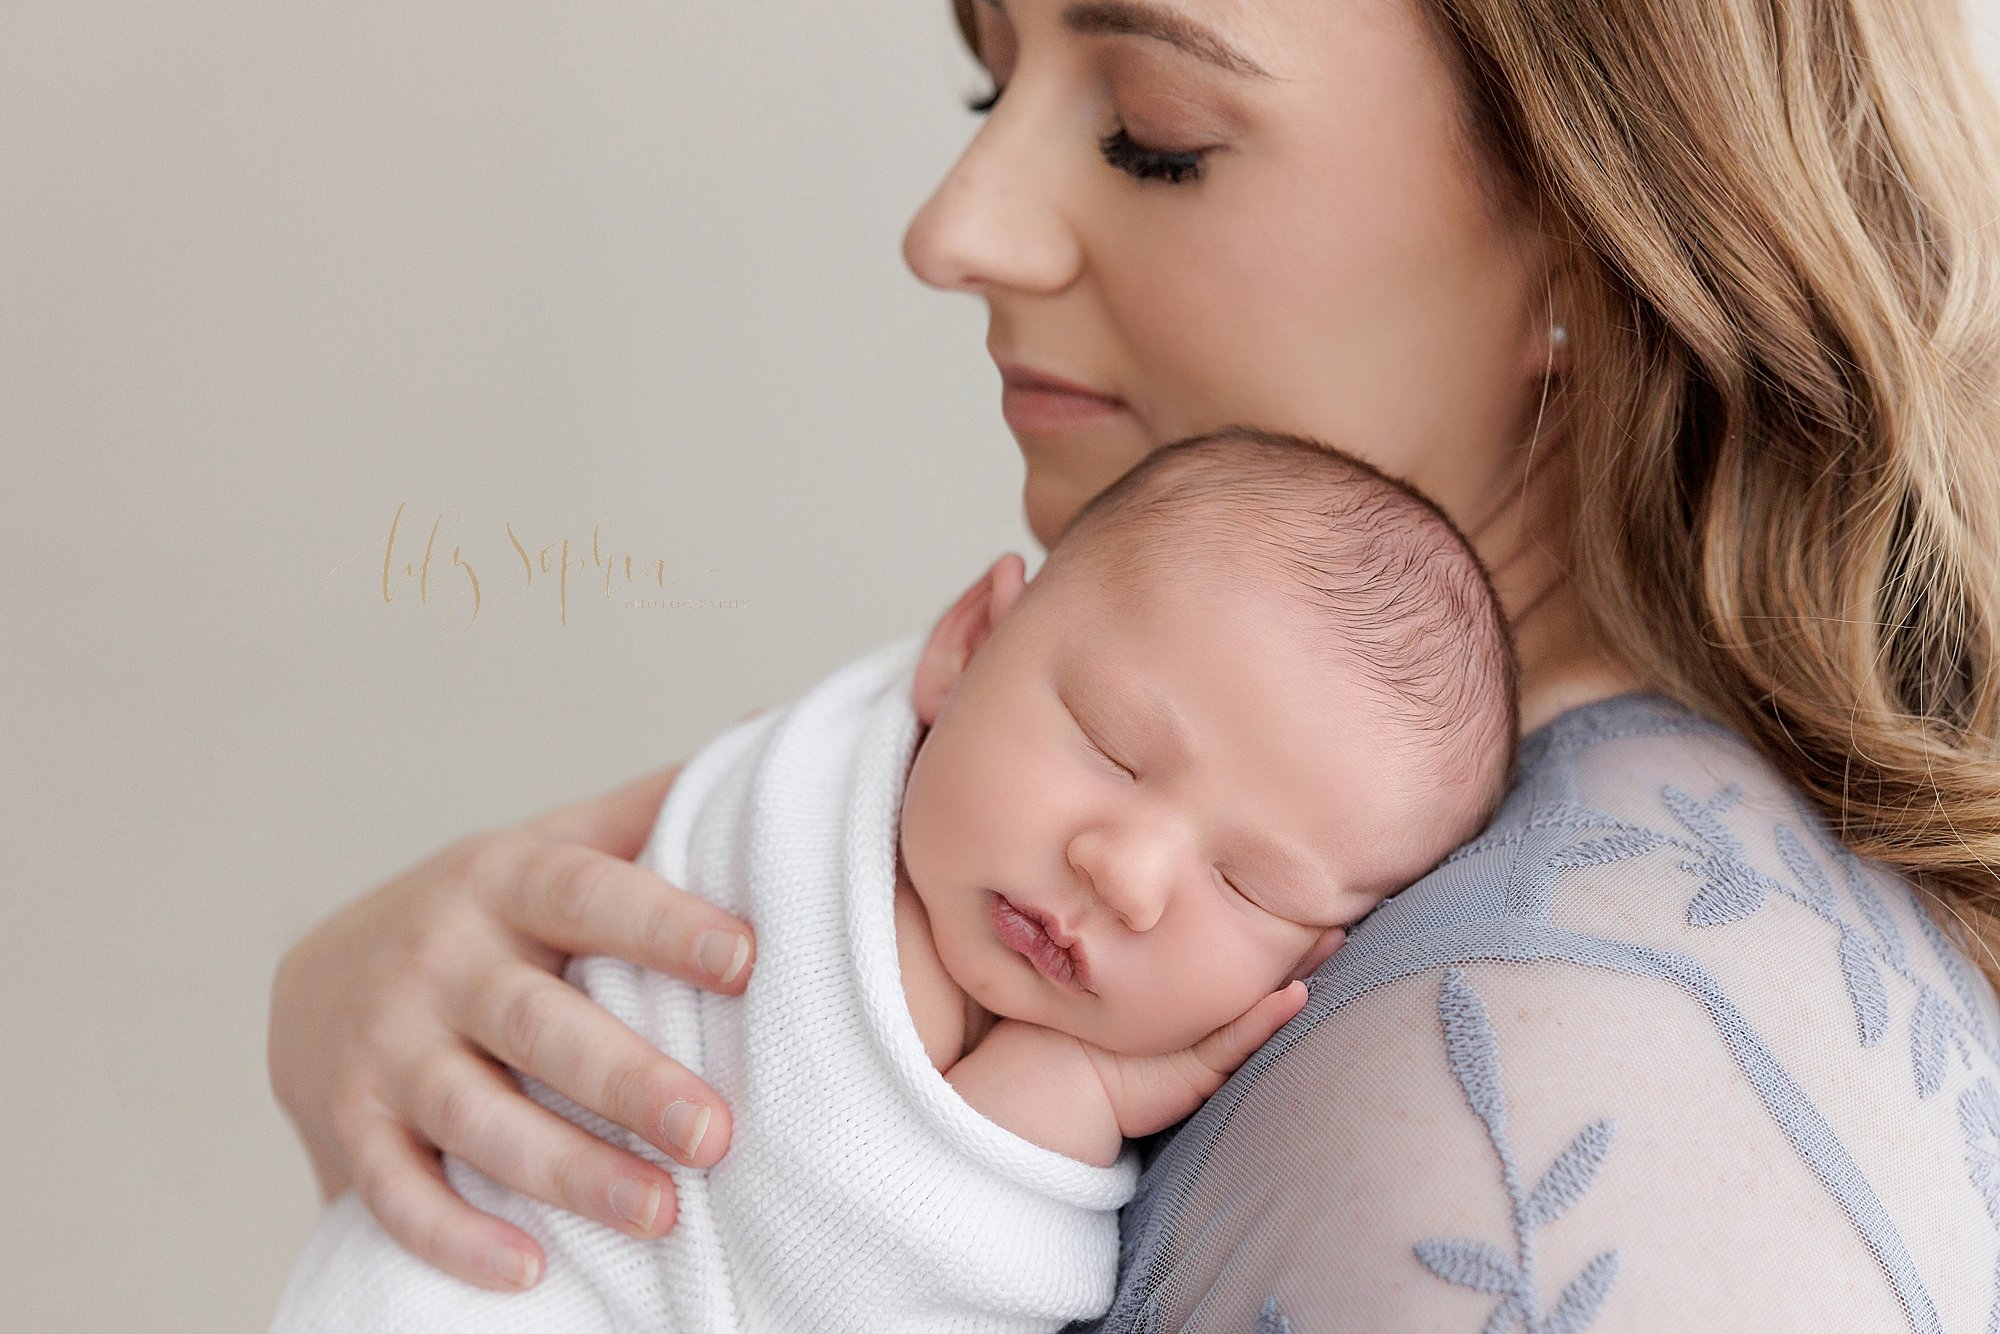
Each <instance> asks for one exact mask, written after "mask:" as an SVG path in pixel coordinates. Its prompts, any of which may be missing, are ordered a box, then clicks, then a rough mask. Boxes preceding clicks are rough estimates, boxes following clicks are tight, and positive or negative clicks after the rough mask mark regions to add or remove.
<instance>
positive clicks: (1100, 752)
mask: <svg viewBox="0 0 2000 1334" xmlns="http://www.w3.org/2000/svg"><path fill="white" fill-rule="evenodd" d="M1077 730H1078V731H1079V732H1083V728H1082V727H1081V726H1080V725H1079V726H1078V728H1077ZM1083 739H1084V742H1085V743H1086V744H1088V745H1089V747H1090V748H1091V749H1092V750H1094V751H1096V752H1097V754H1098V756H1099V757H1100V758H1102V759H1103V761H1104V762H1105V763H1106V764H1108V765H1110V766H1111V767H1112V768H1114V769H1116V770H1117V771H1118V772H1119V773H1121V774H1124V775H1125V776H1126V777H1127V778H1137V777H1138V776H1139V775H1137V774H1135V773H1133V772H1132V771H1131V770H1130V769H1128V768H1126V767H1125V766H1124V765H1122V764H1120V763H1119V762H1118V761H1116V760H1114V759H1112V758H1111V756H1110V754H1109V753H1108V752H1107V751H1106V750H1105V749H1104V747H1102V746H1100V745H1098V744H1097V742H1095V741H1093V740H1091V736H1090V733H1088V732H1083Z"/></svg>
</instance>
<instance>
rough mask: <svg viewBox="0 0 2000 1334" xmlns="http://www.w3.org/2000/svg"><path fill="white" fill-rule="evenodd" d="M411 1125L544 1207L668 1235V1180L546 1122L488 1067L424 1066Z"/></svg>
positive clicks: (468, 1063)
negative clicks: (423, 1082) (414, 1122)
mask: <svg viewBox="0 0 2000 1334" xmlns="http://www.w3.org/2000/svg"><path fill="white" fill-rule="evenodd" d="M424 1069H425V1072H426V1073H425V1077H426V1086H425V1087H424V1088H421V1089H418V1090H415V1091H414V1092H415V1095H416V1105H415V1107H414V1109H413V1111H414V1119H415V1121H416V1125H417V1128H418V1129H419V1130H421V1131H422V1132H423V1133H424V1134H425V1135H426V1136H428V1137H429V1138H430V1139H431V1141H432V1142H433V1143H435V1144H437V1145H438V1146H439V1147H440V1148H442V1149H443V1150H445V1151H446V1152H447V1153H451V1154H453V1155H455V1156H457V1157H458V1158H460V1159H463V1160H464V1161H465V1162H467V1163H469V1164H471V1165H472V1166H473V1167H476V1168H478V1169H479V1170H480V1171H481V1172H484V1173H485V1174H486V1175H487V1176H489V1177H492V1178H493V1179H494V1180H495V1181H498V1182H501V1183H502V1184H504V1185H508V1186H511V1187H513V1188H514V1189H515V1190H517V1191H520V1192H521V1193H522V1194H524V1195H530V1196H533V1197H534V1198H535V1199H537V1200H540V1201H542V1203H544V1204H551V1205H554V1206H555V1207H556V1208H558V1209H564V1210H567V1211H568V1212H570V1213H573V1214H579V1215H581V1216H583V1217H585V1218H589V1219H592V1220H594V1221H596V1222H599V1223H602V1224H603V1225H604V1226H606V1227H609V1228H616V1229H617V1230H618V1231H620V1232H623V1233H625V1234H627V1235H628V1236H635V1237H657V1236H660V1235H662V1234H663V1233H665V1232H666V1231H668V1230H669V1229H670V1228H672V1226H673V1224H674V1219H675V1216H676V1210H677V1202H676V1199H675V1195H674V1183H673V1178H672V1177H670V1176H668V1175H667V1174H666V1173H665V1172H664V1171H662V1170H660V1168H658V1167H656V1166H655V1165H653V1164H652V1163H648V1162H646V1161H644V1160H643V1159H640V1158H637V1157H635V1156H633V1155H632V1154H629V1153H626V1152H625V1151H624V1150H622V1149H619V1148H616V1147H614V1146H613V1145H610V1144H607V1143H605V1142H604V1141H603V1140H601V1139H599V1138H597V1137H596V1136H595V1135H592V1134H591V1133H590V1132H588V1131H587V1130H584V1129H583V1128H582V1127H580V1126H577V1125H573V1124H571V1123H570V1122H569V1121H566V1120H564V1119H563V1118H562V1117H560V1116H558V1115H556V1114H555V1113H554V1112H552V1111H550V1110H549V1109H548V1108H546V1107H543V1106H542V1105H541V1104H540V1103H537V1102H535V1101H534V1100H533V1099H531V1098H529V1097H528V1096H526V1095H525V1094H523V1093H522V1092H521V1090H520V1089H519V1088H518V1087H516V1086H515V1084H514V1082H513V1080H511V1079H510V1078H508V1077H507V1076H506V1074H504V1073H503V1072H501V1071H500V1070H498V1069H496V1068H495V1067H494V1066H493V1065H492V1064H491V1063H490V1062H487V1061H484V1060H481V1059H479V1058H478V1057H476V1056H473V1055H471V1054H470V1053H467V1052H465V1051H463V1050H462V1049H454V1051H453V1052H452V1053H451V1054H448V1055H440V1056H438V1057H435V1058H433V1059H432V1060H430V1061H428V1062H426V1064H425V1066H424Z"/></svg>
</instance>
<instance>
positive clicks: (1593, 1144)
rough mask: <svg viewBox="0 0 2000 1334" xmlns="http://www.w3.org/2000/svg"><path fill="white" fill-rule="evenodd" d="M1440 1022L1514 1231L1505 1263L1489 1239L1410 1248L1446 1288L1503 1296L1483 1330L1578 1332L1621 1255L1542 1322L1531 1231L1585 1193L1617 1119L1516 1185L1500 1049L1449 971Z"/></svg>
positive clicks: (1580, 1281) (1595, 1126) (1473, 996)
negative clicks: (1530, 1184) (1528, 1185)
mask: <svg viewBox="0 0 2000 1334" xmlns="http://www.w3.org/2000/svg"><path fill="white" fill-rule="evenodd" d="M1438 1022H1439V1024H1440V1026H1441V1027H1442V1028H1443V1029H1444V1045H1445V1055H1446V1058H1447V1060H1448V1061H1449V1063H1450V1065H1451V1073H1452V1076H1453V1078H1455V1079H1457V1080H1458V1086H1459V1088H1460V1089H1462V1090H1463V1091H1464V1093H1465V1101H1466V1103H1467V1104H1468V1105H1469V1106H1470V1107H1471V1108H1472V1112H1473V1115H1475V1116H1477V1117H1478V1118H1479V1120H1480V1123H1481V1124H1482V1125H1484V1126H1485V1127H1486V1138H1487V1140H1488V1142H1490V1143H1491V1144H1492V1146H1493V1152H1494V1155H1495V1156H1496V1157H1497V1158H1499V1160H1500V1180H1501V1184H1502V1185H1503V1186H1504V1188H1505V1189H1506V1191H1507V1205H1508V1216H1509V1218H1510V1219H1511V1220H1512V1223H1513V1229H1514V1251H1515V1253H1514V1255H1513V1256H1512V1257H1511V1258H1510V1257H1509V1256H1508V1255H1506V1254H1505V1253H1504V1252H1502V1251H1501V1250H1500V1248H1499V1247H1497V1246H1494V1245H1491V1244H1490V1243H1488V1242H1484V1241H1477V1240H1469V1239H1465V1238H1453V1239H1449V1240H1437V1239H1431V1240H1425V1241H1419V1242H1417V1243H1416V1245H1415V1247H1414V1250H1415V1252H1416V1257H1417V1259H1418V1260H1419V1261H1420V1262H1422V1264H1423V1266H1424V1268H1426V1269H1428V1270H1430V1272H1431V1273H1433V1274H1435V1275H1436V1276H1437V1277H1439V1278H1441V1279H1443V1280H1444V1281H1445V1282H1447V1283H1456V1284H1458V1285H1459V1286H1460V1287H1465V1288H1471V1289H1472V1290H1473V1291H1475V1292H1483V1293H1485V1294H1487V1295H1488V1296H1493V1297H1500V1298H1502V1299H1503V1300H1502V1301H1501V1302H1500V1303H1499V1304H1498V1305H1497V1306H1495V1307H1494V1308H1493V1311H1492V1313H1491V1314H1490V1315H1489V1316H1488V1317H1487V1320H1486V1334H1549V1331H1557V1330H1559V1331H1562V1332H1563V1334H1580V1331H1582V1330H1583V1329H1584V1327H1585V1326H1586V1325H1588V1324H1589V1323H1590V1322H1591V1321H1592V1320H1593V1319H1595V1318H1596V1315H1597V1311H1598V1308H1599V1307H1600V1306H1602V1305H1603V1302H1604V1299H1605V1297H1606V1296H1608V1295H1609V1293H1610V1291H1611V1285H1612V1283H1613V1281H1614V1280H1615V1279H1616V1278H1617V1276H1618V1260H1619V1253H1618V1252H1617V1251H1606V1252H1604V1253H1603V1254H1601V1255H1599V1256H1598V1257H1597V1258H1596V1259H1594V1260H1592V1261H1591V1262H1590V1263H1589V1264H1587V1265H1585V1266H1584V1268H1583V1269H1582V1271H1581V1272H1579V1273H1578V1275H1577V1276H1576V1278H1575V1279H1574V1280H1572V1281H1571V1283H1570V1284H1569V1286H1568V1287H1566V1288H1565V1289H1563V1292H1562V1296H1561V1297H1559V1298H1558V1299H1557V1301H1556V1305H1555V1308H1554V1309H1553V1310H1552V1311H1551V1312H1550V1313H1549V1315H1548V1316H1547V1317H1546V1318H1542V1317H1539V1316H1537V1314H1536V1312H1537V1310H1538V1308H1539V1306H1540V1298H1539V1296H1538V1284H1537V1280H1536V1272H1535V1263H1534V1255H1535V1234H1536V1232H1538V1231H1539V1230H1540V1229H1541V1228H1543V1227H1545V1226H1547V1225H1548V1224H1549V1223H1551V1222H1553V1221H1554V1220H1555V1219H1557V1218H1559V1217H1561V1215H1562V1214H1563V1212H1564V1211H1565V1210H1567V1209H1568V1208H1569V1206H1570V1205H1571V1204H1573V1203H1575V1202H1576V1200H1577V1199H1578V1198H1580V1197H1581V1196H1582V1195H1583V1193H1584V1192H1585V1191H1587V1190H1589V1189H1590V1184H1591V1182H1592V1181H1593V1180H1594V1179H1595V1178H1596V1176H1597V1171H1598V1168H1599V1167H1600V1166H1602V1164H1603V1162H1604V1158H1605V1155H1606V1154H1607V1153H1608V1152H1609V1151H1610V1148H1611V1141H1612V1137H1613V1136H1614V1135H1615V1134H1616V1133H1617V1129H1618V1125H1617V1122H1615V1121H1611V1120H1601V1121H1593V1122H1592V1123H1591V1124H1589V1125H1587V1126H1585V1127H1584V1128H1583V1129H1582V1130H1580V1131H1578V1132H1577V1134H1576V1136H1575V1137H1574V1138H1573V1139H1571V1140H1570V1142H1569V1144H1568V1145H1567V1146H1566V1147H1565V1148H1564V1149H1563V1151H1562V1152H1561V1153H1559V1154H1557V1155H1556V1157H1555V1161H1554V1162H1552V1163H1550V1164H1549V1167H1548V1170H1547V1171H1545V1172H1543V1173H1542V1176H1541V1179H1540V1180H1539V1181H1537V1182H1536V1183H1535V1187H1534V1189H1533V1190H1532V1191H1527V1192H1524V1191H1523V1190H1522V1189H1521V1177H1520V1172H1519V1171H1518V1170H1517V1169H1516V1167H1515V1163H1514V1150H1513V1147H1512V1145H1511V1144H1510V1143H1509V1142H1508V1139H1507V1100H1506V1093H1505V1090H1504V1089H1503V1087H1502V1085H1501V1081H1500V1048H1499V1044H1498V1043H1497V1042H1496V1041H1495V1040H1494V1036H1493V1025H1492V1024H1491V1022H1490V1021H1489V1020H1488V1019H1487V1016H1486V1006H1485V1003H1484V1002H1482V1001H1481V1000H1480V999H1479V995H1478V993H1477V992H1475V991H1474V990H1473V989H1472V987H1471V985H1470V984H1469V983H1467V982H1466V980H1465V974H1464V973H1462V972H1460V971H1459V970H1458V969H1456V968H1447V969H1446V970H1445V973H1444V978H1443V981H1442V982H1441V983H1440V985H1439V987H1438Z"/></svg>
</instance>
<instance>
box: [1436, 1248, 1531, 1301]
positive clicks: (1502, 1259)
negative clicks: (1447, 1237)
mask: <svg viewBox="0 0 2000 1334" xmlns="http://www.w3.org/2000/svg"><path fill="white" fill-rule="evenodd" d="M1416 1250H1417V1258H1418V1259H1419V1260H1422V1261H1423V1262H1424V1268H1426V1269H1428V1270H1430V1271H1431V1272H1432V1273H1433V1274H1436V1275H1437V1276H1438V1277H1439V1278H1441V1279H1443V1280H1444V1281H1445V1282H1447V1283H1456V1284H1458V1286H1459V1287H1461V1288H1472V1289H1474V1290H1476V1291H1478V1292H1490V1293H1492V1294H1494V1295H1495V1296H1499V1295H1501V1294H1503V1293H1511V1292H1513V1291H1514V1290H1515V1289H1516V1288H1518V1287H1520V1286H1521V1272H1520V1271H1519V1270H1518V1269H1516V1268H1514V1262H1513V1261H1511V1260H1509V1259H1508V1258H1507V1257H1506V1256H1504V1255H1502V1254H1500V1252H1499V1251H1498V1250H1497V1249H1496V1248H1494V1247H1492V1246H1489V1245H1488V1244H1487V1243H1485V1242H1483V1241H1420V1242H1418V1243H1417V1246H1416Z"/></svg>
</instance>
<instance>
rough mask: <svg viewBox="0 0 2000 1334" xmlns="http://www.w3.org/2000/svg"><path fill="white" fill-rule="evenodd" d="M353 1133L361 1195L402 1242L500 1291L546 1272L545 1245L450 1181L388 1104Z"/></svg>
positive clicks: (357, 1185) (430, 1261)
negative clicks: (464, 1194)
mask: <svg viewBox="0 0 2000 1334" xmlns="http://www.w3.org/2000/svg"><path fill="white" fill-rule="evenodd" d="M365 1119H366V1124H365V1125H360V1126H357V1127H355V1128H354V1130H353V1133H352V1135H351V1136H350V1137H349V1138H348V1147H349V1156H350V1161H351V1162H352V1163H353V1165H354V1193H355V1194H356V1195H358V1196H359V1197H360V1199H361V1203H362V1204H363V1205H364V1206H366V1208H367V1210H368V1212H369V1213H371V1214H373V1215H374V1216H375V1218H376V1221H378V1222H380V1223H381V1224H382V1230H383V1231H385V1232H387V1233H388V1234H389V1235H390V1237H392V1238H393V1239H394V1240H395V1242H396V1244H397V1245H399V1246H401V1247H402V1248H403V1249H404V1250H406V1251H408V1252H410V1254H412V1255H414V1256H416V1257H417V1258H418V1259H419V1260H422V1261H423V1262H424V1263H426V1264H428V1265H431V1266H432V1267H433V1268H436V1269H441V1270H443V1271H444V1272H445V1273H447V1274H450V1275H452V1276H453V1277H454V1278H458V1279H462V1280H464V1281H465V1282H467V1283H471V1284H475V1285H476V1286H478V1287H482V1288H490V1289H494V1290H497V1291H501V1292H518V1291H520V1290H521V1289H523V1288H531V1287H533V1286H534V1285H535V1283H536V1282H537V1281H538V1280H539V1279H540V1278H541V1274H542V1265H543V1255H542V1248H541V1247H540V1246H538V1245H536V1244H535V1239H534V1238H533V1237H530V1236H529V1235H528V1234H527V1233H525V1232H523V1231H522V1230H521V1229H520V1228H517V1227H515V1226H514V1225H513V1224H511V1223H508V1222H505V1221H504V1220H502V1219H498V1218H495V1217H494V1216H493V1215H491V1214H488V1213H482V1212H481V1211H480V1210H478V1209H475V1208H473V1207H472V1206H471V1205H469V1204H467V1203H466V1202H465V1201H464V1200H462V1199H460V1198H459V1195H458V1192H457V1191H455V1190H453V1189H452V1188H451V1185H450V1183H448V1182H447V1181H446V1180H445V1175H444V1163H443V1161H442V1160H441V1159H440V1158H439V1157H438V1154H437V1151H436V1150H434V1149H432V1148H431V1147H430V1146H429V1145H425V1144H419V1143H417V1142H416V1140H415V1139H414V1138H413V1137H412V1136H411V1135H410V1134H409V1133H408V1132H407V1131H406V1130H405V1129H403V1128H402V1127H401V1126H399V1125H398V1124H397V1123H396V1122H395V1121H394V1120H393V1119H392V1117H391V1116H390V1115H389V1113H388V1112H387V1111H386V1109H384V1110H383V1111H382V1112H380V1113H378V1114H371V1115H369V1116H368V1117H367V1118H365Z"/></svg>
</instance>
